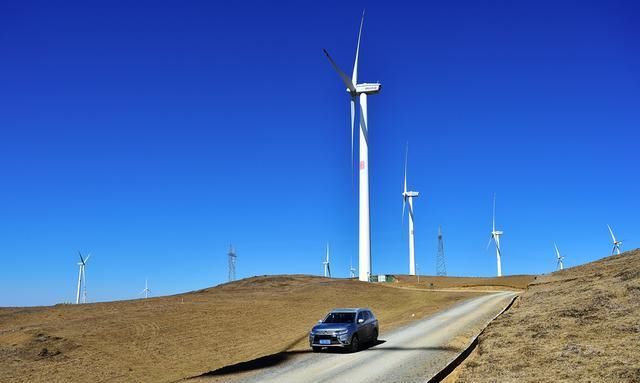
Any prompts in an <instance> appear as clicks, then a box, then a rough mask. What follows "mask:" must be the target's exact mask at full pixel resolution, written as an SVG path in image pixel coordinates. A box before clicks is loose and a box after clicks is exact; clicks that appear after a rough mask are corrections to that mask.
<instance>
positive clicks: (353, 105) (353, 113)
mask: <svg viewBox="0 0 640 383" xmlns="http://www.w3.org/2000/svg"><path fill="white" fill-rule="evenodd" d="M355 124H356V97H355V96H351V186H353V133H354V131H355V126H356V125H355Z"/></svg>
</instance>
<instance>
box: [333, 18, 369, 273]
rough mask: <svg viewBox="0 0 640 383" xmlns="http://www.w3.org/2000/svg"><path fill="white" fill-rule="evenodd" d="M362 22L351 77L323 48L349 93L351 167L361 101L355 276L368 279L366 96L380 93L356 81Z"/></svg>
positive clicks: (367, 130) (367, 139) (362, 20)
mask: <svg viewBox="0 0 640 383" xmlns="http://www.w3.org/2000/svg"><path fill="white" fill-rule="evenodd" d="M363 23H364V12H362V19H361V20H360V30H359V32H358V44H357V45H356V58H355V61H354V64H353V73H352V75H351V78H349V76H347V75H346V74H345V73H344V72H343V71H342V70H341V69H340V68H339V67H338V64H336V63H335V61H333V59H332V58H331V56H330V55H329V52H327V50H326V49H323V51H324V54H325V55H326V56H327V58H328V59H329V62H330V63H331V65H332V66H333V69H335V71H336V72H338V75H339V76H340V78H341V79H342V81H343V82H344V84H345V85H346V87H347V92H348V93H349V95H350V96H351V166H353V132H354V127H355V115H356V98H359V101H360V103H359V104H360V141H359V142H360V182H359V189H360V191H359V209H358V210H359V219H358V225H359V239H358V268H359V271H358V274H359V275H358V278H359V279H360V280H361V281H368V280H369V276H370V275H371V225H370V216H369V125H368V117H367V95H370V94H376V93H378V92H380V89H381V88H382V85H380V83H378V82H376V83H360V84H359V83H358V55H359V53H360V37H361V35H362V25H363Z"/></svg>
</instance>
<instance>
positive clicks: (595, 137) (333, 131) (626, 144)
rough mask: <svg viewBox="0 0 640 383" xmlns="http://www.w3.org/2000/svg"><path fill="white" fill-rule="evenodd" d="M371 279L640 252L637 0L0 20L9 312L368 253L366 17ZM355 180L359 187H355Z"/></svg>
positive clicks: (0, 226) (2, 242)
mask: <svg viewBox="0 0 640 383" xmlns="http://www.w3.org/2000/svg"><path fill="white" fill-rule="evenodd" d="M365 7H366V9H367V16H366V20H365V25H364V32H363V37H362V39H363V40H362V48H361V61H360V75H359V79H360V80H361V81H381V82H382V84H383V89H382V92H381V93H380V94H379V95H376V96H372V97H370V99H369V119H370V122H369V123H370V156H371V157H370V165H371V174H370V177H371V222H372V257H373V262H372V263H373V272H374V273H407V272H408V250H407V234H406V223H405V225H404V226H403V225H402V222H401V213H402V211H401V209H402V199H401V195H400V193H401V191H402V174H403V169H402V166H403V161H404V158H403V156H404V146H405V143H406V142H407V141H409V142H410V144H409V145H410V152H409V184H410V187H411V188H413V189H415V190H418V191H420V192H421V196H420V198H419V199H418V200H416V201H415V213H416V253H417V255H416V256H417V262H418V264H419V268H420V271H421V273H423V274H433V273H434V271H435V254H436V249H437V240H436V234H437V227H438V225H442V227H443V231H444V235H445V247H446V261H447V269H448V271H449V274H450V275H479V276H491V275H494V274H495V255H494V253H493V251H491V250H486V248H485V246H486V243H487V240H488V237H489V232H490V229H491V199H492V196H493V193H494V192H495V193H496V194H497V214H498V217H497V218H498V226H499V228H500V229H502V230H504V231H505V234H504V236H503V238H502V243H503V252H504V258H503V272H504V273H505V274H518V273H543V272H549V271H552V270H553V269H554V267H555V260H554V253H553V242H554V241H557V242H558V246H559V247H560V249H561V251H562V252H563V253H564V254H565V255H566V265H567V266H572V265H576V264H581V263H584V262H588V261H592V260H595V259H598V258H601V257H603V256H605V255H607V254H608V252H609V251H610V245H609V237H608V232H607V228H606V225H607V224H608V223H609V224H611V225H612V226H613V228H614V231H615V232H616V234H617V236H618V237H620V238H621V239H622V240H624V241H625V242H624V248H626V249H631V248H636V247H639V246H640V223H639V222H640V221H639V220H638V213H639V212H640V202H639V200H638V197H637V195H638V186H639V182H638V168H639V165H640V158H639V157H638V154H637V149H638V142H639V141H638V138H640V137H639V136H640V135H639V134H638V126H639V124H640V108H639V107H638V105H640V70H639V69H638V68H640V53H639V51H638V49H637V42H638V41H639V40H640V27H639V26H638V23H637V17H638V15H639V11H640V7H639V6H638V4H637V2H633V1H626V2H618V1H599V2H573V1H566V2H558V1H519V2H507V1H504V2H503V1H491V2H481V1H457V2H392V3H389V2H361V1H355V2H348V3H344V2H337V1H335V2H333V1H322V2H313V3H309V4H304V5H303V4H298V3H293V2H278V3H276V2H269V3H266V2H242V3H240V2H233V3H231V2H205V1H201V2H188V3H187V2H135V3H131V2H106V1H105V2H89V3H87V2H65V3H64V4H55V5H54V4H51V3H50V2H29V1H5V2H3V3H2V4H1V5H0V161H1V163H2V166H0V179H1V180H2V187H1V188H0V306H10V305H39V304H54V303H58V302H64V301H72V300H73V299H74V294H75V283H76V278H77V266H76V262H77V255H76V253H77V251H78V250H82V251H83V252H89V251H91V252H92V254H93V255H92V259H91V260H90V262H89V265H88V267H87V282H88V284H87V285H88V299H89V300H90V301H103V300H112V299H129V298H135V297H138V296H139V295H138V294H139V292H140V291H141V290H142V289H143V288H144V279H145V277H148V278H149V285H150V288H151V289H152V294H154V295H159V294H172V293H178V292H182V291H188V290H192V289H198V288H203V287H208V286H211V285H215V284H218V283H221V282H224V281H225V280H226V277H227V259H226V252H227V249H228V246H229V244H230V243H233V244H234V246H235V247H237V251H238V266H237V274H238V276H239V277H247V276H252V275H262V274H285V273H308V274H319V273H321V271H322V265H321V263H320V262H321V257H322V255H323V252H324V246H325V243H326V242H327V241H329V242H330V244H331V247H332V269H333V272H334V274H335V275H337V276H347V275H348V265H349V259H350V257H351V258H352V259H353V262H354V263H355V262H357V181H356V177H355V174H352V173H351V167H350V164H349V160H350V138H349V135H350V132H349V107H348V95H347V94H346V93H345V92H344V86H343V85H342V83H341V81H340V79H339V78H338V76H337V75H336V74H335V72H333V70H332V68H331V66H330V65H329V63H328V62H327V60H326V58H325V57H324V55H323V53H322V48H326V49H328V50H329V52H330V53H331V54H332V56H333V57H334V59H335V60H336V61H337V62H338V64H339V65H340V66H342V68H343V69H344V70H345V71H347V72H350V70H351V67H352V65H353V55H354V50H355V42H356V36H357V35H356V34H357V28H358V22H359V17H360V13H361V11H362V9H363V8H365ZM352 179H353V180H354V181H356V183H355V185H353V186H352Z"/></svg>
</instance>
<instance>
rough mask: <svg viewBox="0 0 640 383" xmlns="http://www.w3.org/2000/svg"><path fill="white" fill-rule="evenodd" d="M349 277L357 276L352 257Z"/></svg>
mask: <svg viewBox="0 0 640 383" xmlns="http://www.w3.org/2000/svg"><path fill="white" fill-rule="evenodd" d="M349 277H350V278H355V277H356V269H355V268H354V267H353V262H352V259H351V258H349Z"/></svg>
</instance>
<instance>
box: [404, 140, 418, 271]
mask: <svg viewBox="0 0 640 383" xmlns="http://www.w3.org/2000/svg"><path fill="white" fill-rule="evenodd" d="M408 156H409V144H407V150H406V153H405V157H404V189H403V191H402V221H403V222H404V210H405V207H406V204H407V201H409V274H410V275H416V253H415V236H414V231H413V198H414V197H415V198H417V197H418V196H419V195H420V193H419V192H416V191H407V158H408Z"/></svg>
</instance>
